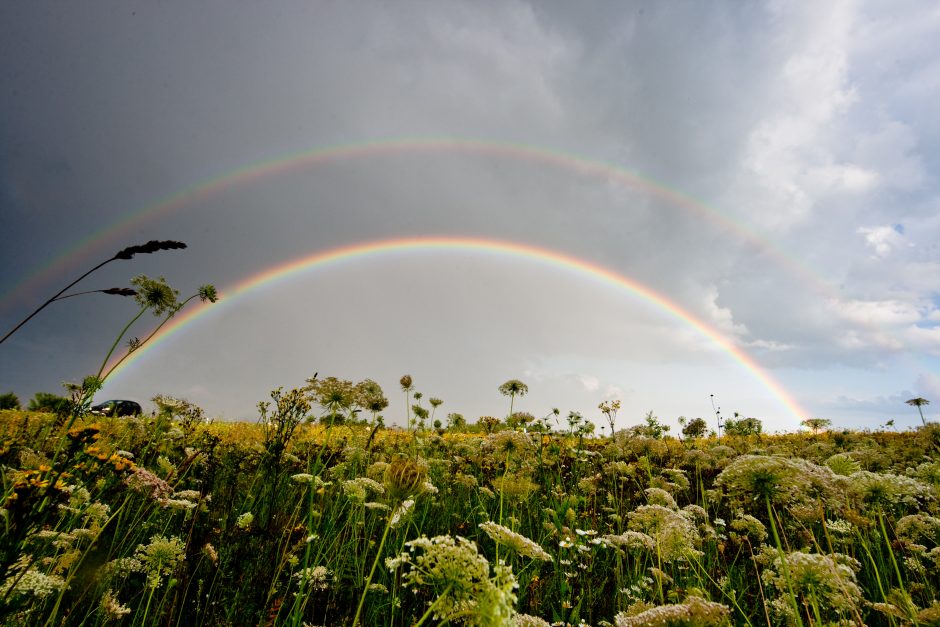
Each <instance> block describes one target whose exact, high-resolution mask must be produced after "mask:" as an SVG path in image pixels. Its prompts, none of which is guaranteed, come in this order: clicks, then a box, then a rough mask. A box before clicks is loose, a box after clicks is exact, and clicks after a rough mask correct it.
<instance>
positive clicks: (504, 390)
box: [499, 379, 529, 417]
mask: <svg viewBox="0 0 940 627" xmlns="http://www.w3.org/2000/svg"><path fill="white" fill-rule="evenodd" d="M528 391H529V386H528V385H526V384H525V383H523V382H522V381H520V380H519V379H510V380H509V381H506V383H503V384H502V385H501V386H499V393H500V394H502V395H503V396H508V397H509V413H508V414H506V416H507V417H508V416H512V404H513V401H515V400H516V397H517V396H525V395H526V393H527V392H528Z"/></svg>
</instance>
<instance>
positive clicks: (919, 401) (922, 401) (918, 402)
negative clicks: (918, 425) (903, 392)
mask: <svg viewBox="0 0 940 627" xmlns="http://www.w3.org/2000/svg"><path fill="white" fill-rule="evenodd" d="M904 402H905V403H907V404H908V405H910V406H911V407H916V408H917V412H918V413H919V414H920V421H921V422H922V423H924V426H925V427H926V426H927V420H926V419H924V410H923V409H921V407H923V406H924V405H930V401H928V400H927V399H926V398H920V397H919V396H918V397H917V398H912V399H910V400H907V401H904Z"/></svg>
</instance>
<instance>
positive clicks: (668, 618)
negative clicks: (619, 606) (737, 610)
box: [614, 596, 731, 627]
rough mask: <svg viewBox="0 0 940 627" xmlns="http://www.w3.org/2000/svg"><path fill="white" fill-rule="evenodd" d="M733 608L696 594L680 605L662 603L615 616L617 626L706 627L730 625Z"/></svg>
mask: <svg viewBox="0 0 940 627" xmlns="http://www.w3.org/2000/svg"><path fill="white" fill-rule="evenodd" d="M730 614H731V610H730V609H729V608H728V607H726V606H724V605H722V604H721V603H715V602H714V601H706V600H705V599H701V598H699V597H696V596H692V597H689V598H688V599H686V600H685V602H684V603H681V604H678V605H660V606H659V607H654V608H652V609H649V610H646V611H645V612H641V613H639V614H636V615H635V616H627V615H626V614H623V613H620V614H617V616H616V617H614V623H615V624H616V626H617V627H641V626H642V627H685V626H689V627H693V626H700V627H706V626H708V625H730V623H729V622H728V616H729V615H730Z"/></svg>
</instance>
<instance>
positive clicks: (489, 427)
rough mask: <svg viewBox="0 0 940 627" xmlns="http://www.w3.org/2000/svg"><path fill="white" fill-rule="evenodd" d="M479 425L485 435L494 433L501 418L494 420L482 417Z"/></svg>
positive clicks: (489, 417) (478, 422)
mask: <svg viewBox="0 0 940 627" xmlns="http://www.w3.org/2000/svg"><path fill="white" fill-rule="evenodd" d="M477 424H479V425H480V428H482V429H483V432H484V433H493V430H494V429H495V428H496V427H497V426H499V418H494V417H493V416H480V419H479V420H478V421H477Z"/></svg>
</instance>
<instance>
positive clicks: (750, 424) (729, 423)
mask: <svg viewBox="0 0 940 627" xmlns="http://www.w3.org/2000/svg"><path fill="white" fill-rule="evenodd" d="M763 430H764V425H763V423H762V422H761V421H760V420H759V419H757V418H739V417H738V414H737V413H735V414H734V418H733V419H731V420H726V421H725V435H760V434H761V432H762V431H763Z"/></svg>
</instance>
